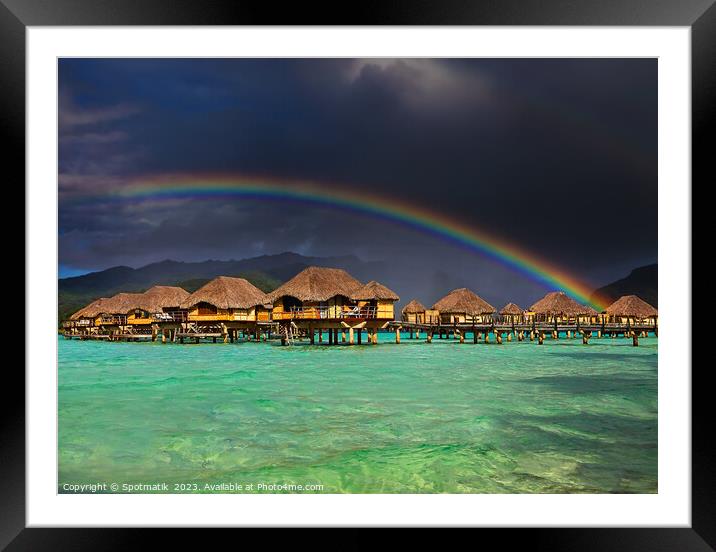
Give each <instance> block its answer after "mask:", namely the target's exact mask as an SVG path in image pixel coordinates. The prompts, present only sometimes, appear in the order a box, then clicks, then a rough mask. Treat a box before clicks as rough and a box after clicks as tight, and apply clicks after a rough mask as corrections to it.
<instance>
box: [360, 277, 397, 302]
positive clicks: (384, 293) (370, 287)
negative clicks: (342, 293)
mask: <svg viewBox="0 0 716 552" xmlns="http://www.w3.org/2000/svg"><path fill="white" fill-rule="evenodd" d="M350 299H352V300H353V301H370V300H376V299H378V300H381V301H400V297H398V295H397V294H396V293H395V292H394V291H393V290H392V289H390V288H387V287H385V286H384V285H383V284H381V283H379V282H376V281H375V280H371V281H370V282H368V283H367V284H366V285H364V286H362V287H360V288H358V289H357V290H356V291H354V292H353V293H351V295H350Z"/></svg>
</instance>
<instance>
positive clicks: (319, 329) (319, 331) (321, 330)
mask: <svg viewBox="0 0 716 552" xmlns="http://www.w3.org/2000/svg"><path fill="white" fill-rule="evenodd" d="M318 342H319V343H323V328H318Z"/></svg>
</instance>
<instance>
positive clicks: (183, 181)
mask: <svg viewBox="0 0 716 552" xmlns="http://www.w3.org/2000/svg"><path fill="white" fill-rule="evenodd" d="M222 197H226V198H231V197H244V198H250V199H257V200H269V201H271V200H272V201H289V202H296V203H308V204H311V205H324V206H332V207H340V208H342V209H345V210H348V211H352V212H355V213H359V214H363V215H369V216H373V217H377V218H380V219H384V220H388V221H392V222H396V223H400V224H402V225H404V226H408V227H410V228H414V229H416V230H419V231H422V232H426V233H428V234H431V235H433V236H438V237H440V238H442V239H444V240H447V241H449V242H451V243H455V244H458V245H460V246H462V247H465V248H467V249H468V250H470V251H473V252H477V253H480V254H483V255H486V256H487V257H489V258H491V259H494V260H496V261H498V262H499V263H501V264H503V265H505V266H507V267H509V268H511V269H513V270H516V271H518V272H519V273H521V274H523V275H525V276H527V277H528V278H530V279H532V280H533V281H536V282H539V283H541V284H543V285H546V286H548V287H550V288H553V289H555V290H562V291H564V292H565V293H567V294H568V295H570V296H571V297H573V298H574V299H575V300H577V301H580V302H581V303H584V304H588V305H591V306H592V307H594V308H596V309H597V310H603V309H604V308H605V306H606V305H605V304H604V303H605V301H604V300H603V298H598V299H597V300H596V301H595V300H594V299H590V296H591V295H592V289H591V288H590V287H589V286H587V285H586V284H585V283H584V282H582V281H581V280H580V279H579V278H576V277H574V276H572V275H570V274H569V273H568V272H567V271H565V270H564V269H562V268H559V267H557V266H555V265H553V264H551V263H549V262H547V261H545V260H544V259H540V258H538V257H537V256H535V255H533V254H531V253H530V252H528V251H525V250H523V249H521V248H519V247H518V246H517V245H515V244H513V243H510V242H508V241H507V240H504V239H502V238H500V237H499V236H495V235H492V234H489V233H488V232H486V231H483V230H481V229H478V228H475V227H473V226H468V225H467V224H464V223H460V222H456V221H455V220H452V219H450V218H449V217H447V216H446V215H445V214H442V213H438V212H436V211H432V210H428V209H425V208H423V207H418V206H415V205H410V204H408V203H405V202H403V201H402V200H400V201H399V200H396V199H394V198H388V197H381V196H378V195H373V194H369V193H365V192H363V191H361V192H356V191H352V190H348V189H346V188H343V187H340V186H338V185H322V186H317V185H316V184H313V183H310V182H295V181H283V180H275V179H268V178H264V177H261V178H251V177H236V176H220V177H215V176H214V177H178V178H154V179H148V180H139V181H135V182H133V183H131V184H129V185H128V186H127V187H125V188H123V189H122V191H121V192H119V193H117V194H115V196H114V199H116V200H118V201H137V200H169V199H202V198H206V199H215V198H222Z"/></svg>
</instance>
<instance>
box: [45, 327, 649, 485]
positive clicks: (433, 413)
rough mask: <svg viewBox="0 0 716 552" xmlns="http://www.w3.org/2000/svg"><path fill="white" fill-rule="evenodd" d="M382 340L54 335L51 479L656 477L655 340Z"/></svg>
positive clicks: (371, 481)
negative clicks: (54, 468) (55, 423)
mask: <svg viewBox="0 0 716 552" xmlns="http://www.w3.org/2000/svg"><path fill="white" fill-rule="evenodd" d="M380 338H381V343H380V344H379V345H377V346H371V345H366V344H364V345H361V346H352V347H351V346H344V345H339V346H333V347H331V346H327V345H315V346H310V345H308V344H305V345H296V346H292V347H281V346H280V345H279V344H277V343H276V344H273V343H234V344H221V343H219V344H212V343H206V344H198V345H196V344H191V345H189V344H187V345H179V344H164V345H163V344H161V343H101V342H90V341H69V340H65V339H62V338H61V339H60V340H59V343H58V346H59V390H58V391H59V485H58V491H59V492H67V491H66V488H65V486H66V485H71V484H92V483H98V482H104V483H112V482H116V483H118V484H119V485H121V484H123V483H128V484H133V485H134V484H147V485H149V484H157V483H167V484H168V488H169V492H186V491H189V492H216V490H217V489H222V488H223V489H227V490H229V491H233V490H235V489H236V488H237V487H234V488H233V489H232V487H231V486H230V484H234V485H237V484H239V485H243V487H241V490H242V492H252V491H259V492H264V491H263V490H261V489H269V490H272V491H273V492H276V491H279V492H286V491H287V490H289V489H290V488H286V487H270V485H311V484H314V485H322V486H323V487H322V489H321V490H319V491H316V492H326V493H346V492H347V493H655V492H657V339H656V338H654V337H650V338H648V339H641V340H640V346H639V347H637V348H635V347H632V346H631V340H627V339H622V338H620V339H601V340H600V339H596V338H592V340H591V342H590V344H589V345H588V346H583V345H582V343H581V339H572V340H567V339H560V340H557V341H552V340H551V339H547V340H546V341H545V344H544V345H543V346H539V345H537V343H536V342H533V343H531V342H529V341H525V342H522V343H518V342H512V343H507V342H505V343H504V344H503V345H501V346H500V345H497V344H489V345H486V344H483V343H480V344H477V345H474V344H472V343H471V342H470V339H469V337H468V343H465V344H460V343H458V342H457V341H453V340H439V339H437V338H436V339H434V340H433V343H431V344H428V343H425V341H418V340H410V339H408V338H407V336H406V334H403V340H402V343H401V344H400V345H396V344H394V343H393V341H394V336H393V335H391V334H383V335H381V336H380ZM222 484H223V485H224V487H210V486H207V485H222ZM261 484H263V485H269V487H262V488H261V489H260V488H259V485H261ZM249 485H254V487H253V488H250V487H248V486H249ZM63 488H65V489H64V490H63ZM120 492H121V487H120ZM165 492H166V491H165Z"/></svg>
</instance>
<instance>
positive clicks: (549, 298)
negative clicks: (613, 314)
mask: <svg viewBox="0 0 716 552" xmlns="http://www.w3.org/2000/svg"><path fill="white" fill-rule="evenodd" d="M530 310H532V311H533V312H535V313H537V314H564V315H567V316H578V315H580V314H597V311H596V310H594V309H593V308H592V307H589V306H587V305H582V304H581V303H578V302H577V301H575V300H574V299H572V298H571V297H569V296H568V295H567V294H566V293H564V292H563V291H552V292H550V293H548V294H547V295H545V296H544V297H542V299H540V300H539V301H537V302H536V303H535V304H534V305H532V306H531V307H530Z"/></svg>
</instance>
